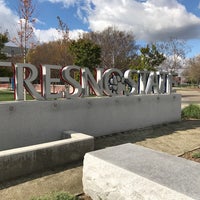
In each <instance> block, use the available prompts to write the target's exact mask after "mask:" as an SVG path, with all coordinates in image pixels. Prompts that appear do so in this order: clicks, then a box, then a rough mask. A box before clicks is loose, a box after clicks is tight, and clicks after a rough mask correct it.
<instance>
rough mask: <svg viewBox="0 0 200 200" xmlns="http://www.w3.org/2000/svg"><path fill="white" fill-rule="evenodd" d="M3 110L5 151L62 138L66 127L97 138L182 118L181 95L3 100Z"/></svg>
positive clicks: (0, 143) (0, 148)
mask: <svg viewBox="0 0 200 200" xmlns="http://www.w3.org/2000/svg"><path fill="white" fill-rule="evenodd" d="M0 113H1V115H0V122H1V123H0V130H1V131H0V138H1V139H0V151H3V150H8V149H13V148H19V147H24V146H29V145H35V144H40V143H46V142H52V141H56V140H59V139H60V137H61V133H62V132H63V130H75V131H77V132H81V133H87V134H88V135H91V136H94V137H96V136H103V135H109V134H112V133H117V132H123V131H129V130H133V129H137V128H143V127H148V126H152V125H158V124H162V123H169V122H176V121H179V120H181V96H180V95H179V94H171V95H164V94H163V95H135V96H128V97H126V96H116V97H102V98H98V97H94V98H93V97H89V98H74V99H67V100H57V101H25V102H3V103H0ZM19 124H20V126H19Z"/></svg>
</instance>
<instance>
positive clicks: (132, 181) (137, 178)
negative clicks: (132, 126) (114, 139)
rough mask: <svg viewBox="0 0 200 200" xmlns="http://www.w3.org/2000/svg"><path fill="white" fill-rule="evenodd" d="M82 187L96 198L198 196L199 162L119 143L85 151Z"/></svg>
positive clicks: (135, 199) (182, 198) (158, 199)
mask: <svg viewBox="0 0 200 200" xmlns="http://www.w3.org/2000/svg"><path fill="white" fill-rule="evenodd" d="M83 188H84V192H85V193H86V194H87V195H89V196H91V198H92V199H93V200H99V199H103V200H106V199H108V200H116V199H120V200H126V199H127V200H141V199H142V200H147V199H148V200H172V199H173V200H191V199H198V200H199V199H200V164H199V163H196V162H193V161H189V160H186V159H183V158H179V157H176V156H172V155H168V154H166V153H162V152H157V151H154V150H150V149H148V148H145V147H142V146H137V145H134V144H124V145H119V146H115V147H110V148H106V149H103V150H98V151H94V152H90V153H87V154H86V155H85V157H84V166H83Z"/></svg>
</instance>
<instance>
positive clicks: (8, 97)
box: [0, 90, 33, 101]
mask: <svg viewBox="0 0 200 200" xmlns="http://www.w3.org/2000/svg"><path fill="white" fill-rule="evenodd" d="M26 98H27V100H33V98H32V97H31V96H30V95H28V94H27V95H26ZM0 101H14V91H10V90H0Z"/></svg>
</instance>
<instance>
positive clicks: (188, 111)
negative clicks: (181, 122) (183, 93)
mask: <svg viewBox="0 0 200 200" xmlns="http://www.w3.org/2000/svg"><path fill="white" fill-rule="evenodd" d="M181 117H182V118H183V119H189V118H193V119H200V106H198V105H194V104H190V105H189V106H187V107H185V108H183V110H182V112H181Z"/></svg>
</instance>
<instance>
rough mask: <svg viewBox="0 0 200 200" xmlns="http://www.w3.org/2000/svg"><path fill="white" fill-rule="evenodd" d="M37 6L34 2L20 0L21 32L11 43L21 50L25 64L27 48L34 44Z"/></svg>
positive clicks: (19, 31)
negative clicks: (34, 15)
mask: <svg viewBox="0 0 200 200" xmlns="http://www.w3.org/2000/svg"><path fill="white" fill-rule="evenodd" d="M34 11H35V5H34V4H33V1H32V0H19V4H18V15H19V30H18V31H17V33H18V36H17V37H15V38H13V39H12V40H11V41H12V42H14V43H15V44H16V45H17V46H19V47H20V48H21V51H22V55H23V58H24V63H25V62H26V54H27V48H30V47H31V45H32V44H33V40H31V39H33V31H34V30H33V25H34V23H35V21H36V19H35V18H34V17H33V14H34Z"/></svg>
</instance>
